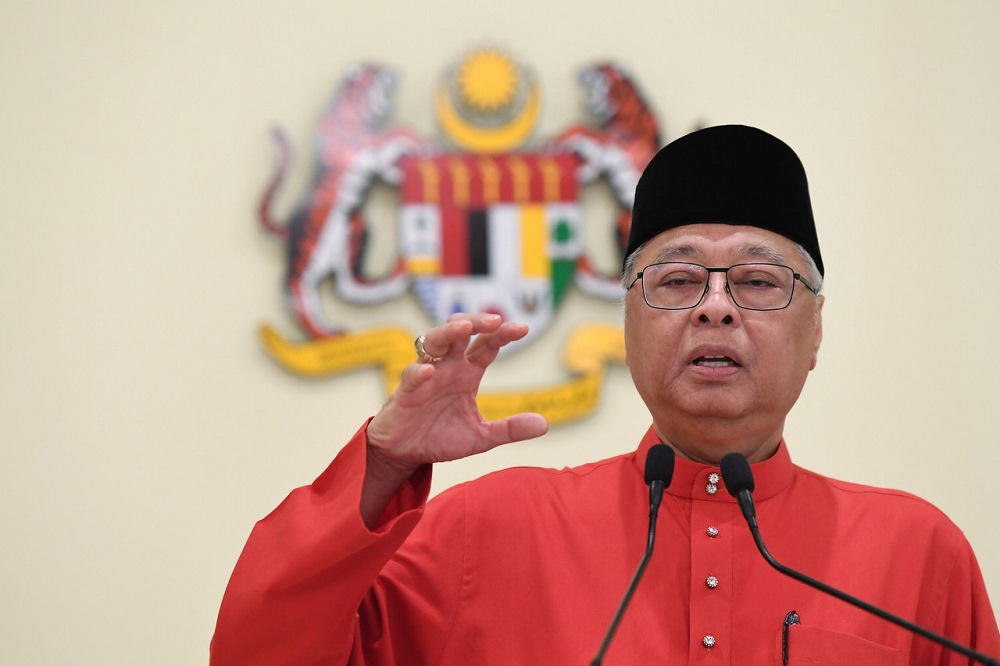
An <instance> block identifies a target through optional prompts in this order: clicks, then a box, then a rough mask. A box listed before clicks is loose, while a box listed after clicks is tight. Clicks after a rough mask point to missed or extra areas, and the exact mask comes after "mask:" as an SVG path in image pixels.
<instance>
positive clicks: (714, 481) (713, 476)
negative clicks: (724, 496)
mask: <svg viewBox="0 0 1000 666" xmlns="http://www.w3.org/2000/svg"><path fill="white" fill-rule="evenodd" d="M708 482H709V483H711V484H712V485H713V486H714V485H716V484H718V483H719V475H718V474H717V473H715V472H712V473H711V474H709V475H708Z"/></svg>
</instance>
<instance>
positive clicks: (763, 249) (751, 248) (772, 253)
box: [739, 243, 788, 264]
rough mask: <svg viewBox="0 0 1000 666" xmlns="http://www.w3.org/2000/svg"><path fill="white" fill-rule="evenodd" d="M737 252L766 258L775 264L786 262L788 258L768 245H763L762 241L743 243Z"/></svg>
mask: <svg viewBox="0 0 1000 666" xmlns="http://www.w3.org/2000/svg"><path fill="white" fill-rule="evenodd" d="M739 253H740V254H741V255H745V256H747V257H754V258H756V259H768V260H770V261H771V262H772V263H775V264H786V263H788V259H786V258H785V255H783V254H781V253H780V252H778V251H777V250H775V249H774V248H773V247H771V246H770V245H764V244H763V243H754V244H753V245H744V246H743V247H741V248H740V249H739Z"/></svg>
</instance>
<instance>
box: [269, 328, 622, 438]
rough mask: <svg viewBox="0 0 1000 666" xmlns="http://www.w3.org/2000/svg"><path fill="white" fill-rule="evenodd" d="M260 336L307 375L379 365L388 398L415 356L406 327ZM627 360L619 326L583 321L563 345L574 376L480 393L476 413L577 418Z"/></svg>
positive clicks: (284, 360)
mask: <svg viewBox="0 0 1000 666" xmlns="http://www.w3.org/2000/svg"><path fill="white" fill-rule="evenodd" d="M260 336H261V339H262V340H263V342H264V346H265V347H266V348H267V350H268V353H270V354H271V356H272V357H273V358H274V359H275V360H276V361H277V362H278V363H279V364H281V365H282V366H284V367H285V368H286V369H287V370H289V371H291V372H293V373H295V374H298V375H303V376H306V377H326V376H330V375H338V374H342V373H346V372H351V371H354V370H361V369H365V368H372V367H377V368H378V369H379V370H380V372H381V373H382V380H383V382H384V385H385V387H386V395H387V396H388V395H389V394H391V393H392V392H393V391H395V390H396V387H397V386H398V385H399V380H400V375H402V373H403V370H404V369H405V368H406V366H407V365H409V364H410V363H412V362H413V361H414V360H415V359H414V352H413V339H414V338H415V337H416V336H415V335H413V334H412V333H411V332H410V331H408V330H406V329H404V328H399V327H393V326H390V327H383V328H374V329H370V330H368V331H362V332H359V333H348V334H345V335H341V336H338V337H333V338H325V339H322V340H312V341H309V342H293V341H289V340H287V339H285V338H284V337H283V336H282V335H281V334H280V333H278V332H277V331H276V330H275V329H274V328H272V327H270V326H266V325H265V326H262V327H261V329H260ZM611 363H614V364H624V363H625V339H624V336H623V334H622V330H621V328H618V327H616V326H611V325H609V324H586V325H583V326H580V327H579V328H577V329H576V330H575V331H573V333H572V335H571V336H570V339H569V341H568V342H567V344H566V347H565V348H564V349H563V364H564V365H565V366H566V368H567V369H568V370H569V371H570V372H571V373H573V375H574V376H573V377H572V378H570V379H568V380H566V381H564V382H560V383H557V384H555V385H553V386H548V387H544V388H535V389H525V390H519V391H499V392H494V393H480V394H479V396H478V397H477V402H478V404H479V411H480V412H482V414H483V417H484V418H486V419H487V420H489V421H495V420H497V419H501V418H505V417H507V416H511V415H513V414H518V413H521V412H537V413H539V414H541V415H542V416H544V417H545V418H546V420H548V422H549V423H550V424H552V425H556V424H560V423H567V422H569V421H575V420H577V419H580V418H582V417H584V416H586V415H588V414H590V413H591V412H592V411H594V409H595V408H596V407H597V404H598V402H599V401H600V397H601V387H602V385H603V383H604V376H605V373H606V372H607V366H608V365H609V364H611Z"/></svg>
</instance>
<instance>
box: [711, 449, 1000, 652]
mask: <svg viewBox="0 0 1000 666" xmlns="http://www.w3.org/2000/svg"><path fill="white" fill-rule="evenodd" d="M721 467H722V479H723V481H725V482H726V489H727V490H729V494H730V495H732V496H733V497H735V498H736V501H737V502H738V503H739V505H740V510H741V511H742V512H743V517H744V518H746V521H747V525H749V526H750V533H751V534H752V535H753V540H754V543H756V544H757V550H759V551H760V554H761V555H763V556H764V559H765V560H767V563H768V564H770V565H771V566H772V567H774V568H775V569H777V570H778V571H779V572H781V573H783V574H784V575H786V576H790V577H791V578H794V579H795V580H797V581H799V582H801V583H805V584H806V585H809V586H810V587H813V588H815V589H817V590H819V591H820V592H825V593H826V594H829V595H832V596H834V597H836V598H838V599H840V600H841V601H846V602H847V603H849V604H851V605H853V606H856V607H858V608H860V609H862V610H865V611H867V612H869V613H872V614H873V615H877V616H878V617H880V618H882V619H883V620H887V621H889V622H892V623H893V624H895V625H897V626H900V627H903V628H904V629H907V630H909V631H911V632H913V633H915V634H918V635H920V636H923V637H924V638H927V639H929V640H931V641H933V642H935V643H937V644H938V645H943V646H944V647H946V648H948V649H950V650H954V651H955V652H958V653H960V654H962V655H965V656H966V657H968V658H969V659H972V660H973V661H976V662H978V663H980V664H987V665H988V666H1000V662H998V661H997V660H996V659H994V658H992V657H989V656H987V655H985V654H981V653H979V652H976V651H974V650H972V649H970V648H969V647H967V646H965V645H962V644H960V643H956V642H955V641H953V640H951V639H950V638H947V637H946V636H942V635H940V634H937V633H935V632H933V631H931V630H930V629H925V628H924V627H921V626H920V625H918V624H914V623H913V622H909V621H908V620H904V619H903V618H901V617H898V616H896V615H893V614H892V613H890V612H888V611H886V610H882V609H881V608H879V607H878V606H873V605H872V604H870V603H868V602H866V601H862V600H861V599H858V598H857V597H853V596H851V595H849V594H847V593H846V592H842V591H840V590H838V589H837V588H835V587H831V586H829V585H827V584H826V583H821V582H820V581H818V580H816V579H814V578H810V577H809V576H807V575H805V574H803V573H799V572H798V571H796V570H794V569H791V568H789V567H786V566H785V565H783V564H781V563H780V562H778V561H777V560H775V559H774V557H772V556H771V553H769V552H768V550H767V548H766V547H765V546H764V541H763V539H761V536H760V529H759V528H758V527H757V517H756V511H755V509H754V504H753V489H754V482H753V472H751V471H750V463H748V462H747V459H746V458H744V457H743V455H742V454H739V453H730V454H728V455H727V456H726V457H725V458H723V459H722V463H721Z"/></svg>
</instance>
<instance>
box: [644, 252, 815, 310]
mask: <svg viewBox="0 0 1000 666" xmlns="http://www.w3.org/2000/svg"><path fill="white" fill-rule="evenodd" d="M664 264H679V265H685V266H698V267H699V268H704V269H705V270H706V271H707V272H708V277H709V279H707V280H705V290H704V291H703V292H701V298H699V299H698V302H697V303H695V304H694V305H688V306H685V307H683V308H663V307H659V306H656V305H650V303H649V299H647V298H646V286H645V283H644V282H643V283H642V300H643V302H644V303H645V304H646V305H647V306H649V307H651V308H653V309H654V310H670V311H677V310H692V309H694V308H696V307H698V306H699V305H701V302H702V301H704V300H705V295H706V294H708V290H709V289H711V288H712V280H711V277H712V273H723V274H725V276H726V285H725V286H726V293H727V294H729V298H731V299H732V301H733V305H735V306H736V307H738V308H740V309H741V310H750V311H752V312H776V311H778V310H784V309H786V308H787V307H788V306H789V305H791V304H792V299H793V298H794V297H795V281H796V280H798V281H799V282H801V283H802V284H804V285H805V287H806V289H808V290H809V291H811V292H812V293H813V295H816V296H818V295H819V289H817V288H815V287H813V286H812V285H811V284H809V282H808V281H807V280H806V279H805V278H804V277H803V276H802V274H801V273H798V272H797V271H796V270H795V269H794V268H792V267H791V266H786V265H784V264H769V263H767V262H763V261H746V262H743V263H740V264H733V265H732V266H728V267H720V266H716V267H709V266H703V265H701V264H696V263H694V262H690V261H658V262H656V263H653V264H649V265H647V266H645V267H644V268H643V269H642V270H641V271H639V272H638V273H636V274H635V277H634V278H633V279H632V281H631V282H630V283H629V285H628V288H627V289H625V291H630V290H631V289H632V287H633V286H635V283H636V282H639V281H640V280H642V275H643V273H645V272H646V271H647V270H649V269H650V268H652V267H653V266H662V265H664ZM739 266H776V267H778V268H787V269H788V270H790V271H791V272H792V291H791V293H789V294H788V302H787V303H785V304H784V305H782V306H781V307H780V308H748V307H746V306H745V305H740V304H739V303H738V302H737V300H736V297H735V296H733V292H732V291H731V290H730V289H729V271H730V269H733V268H738V267H739Z"/></svg>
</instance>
